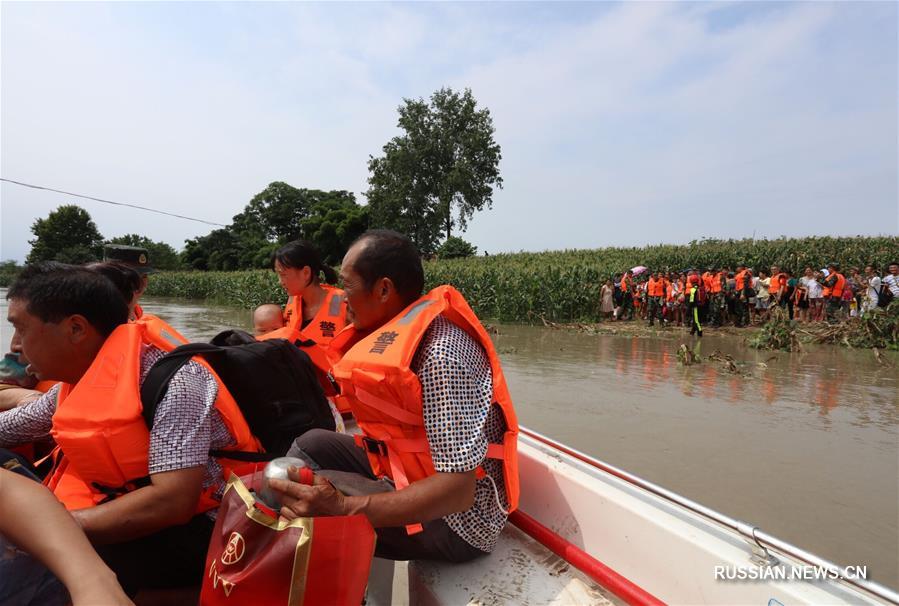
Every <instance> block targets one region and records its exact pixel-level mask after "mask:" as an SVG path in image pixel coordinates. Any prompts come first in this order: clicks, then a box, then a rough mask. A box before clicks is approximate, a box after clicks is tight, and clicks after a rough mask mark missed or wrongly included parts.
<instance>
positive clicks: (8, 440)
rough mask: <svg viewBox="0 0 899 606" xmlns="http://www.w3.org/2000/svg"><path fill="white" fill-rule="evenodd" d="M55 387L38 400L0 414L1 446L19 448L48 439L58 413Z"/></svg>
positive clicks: (57, 391) (57, 389)
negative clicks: (19, 446)
mask: <svg viewBox="0 0 899 606" xmlns="http://www.w3.org/2000/svg"><path fill="white" fill-rule="evenodd" d="M57 393H59V385H55V386H54V387H52V388H51V389H50V391H48V392H47V393H45V394H43V395H42V396H41V397H39V398H38V399H36V400H33V401H32V402H28V403H27V404H24V405H21V406H16V407H15V408H11V409H9V410H4V411H2V412H0V446H3V447H8V446H18V445H19V444H26V443H28V442H33V441H34V440H39V439H40V438H44V437H47V436H48V435H49V434H50V428H51V427H52V426H53V413H54V412H56V394H57Z"/></svg>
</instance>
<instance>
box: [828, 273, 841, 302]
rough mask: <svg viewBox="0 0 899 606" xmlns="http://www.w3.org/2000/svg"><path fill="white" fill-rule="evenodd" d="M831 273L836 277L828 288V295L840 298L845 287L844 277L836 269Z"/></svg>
mask: <svg viewBox="0 0 899 606" xmlns="http://www.w3.org/2000/svg"><path fill="white" fill-rule="evenodd" d="M833 275H835V276H836V277H837V279H836V281H835V282H834V283H833V286H832V287H831V288H830V296H831V297H833V298H835V299H840V298H842V297H843V290H845V289H846V278H844V277H843V274H841V273H840V272H838V271H835V272H834V273H833ZM825 296H826V295H825Z"/></svg>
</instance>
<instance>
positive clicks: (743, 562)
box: [369, 428, 899, 606]
mask: <svg viewBox="0 0 899 606" xmlns="http://www.w3.org/2000/svg"><path fill="white" fill-rule="evenodd" d="M519 465H520V482H521V503H520V507H519V511H520V512H521V513H520V514H518V515H516V514H513V516H512V517H511V518H510V522H512V523H514V524H516V525H518V526H519V528H516V527H515V526H513V524H508V525H507V529H506V530H505V531H504V532H503V535H502V537H501V539H500V543H499V545H498V546H497V549H496V550H495V551H494V553H493V554H491V555H490V556H488V557H486V558H480V559H478V560H475V561H473V562H469V563H467V564H446V563H434V562H414V563H412V564H411V565H410V566H409V567H408V575H405V574H398V575H397V577H396V579H393V578H389V579H385V578H383V577H384V575H385V573H386V574H388V575H389V572H390V570H389V569H388V568H387V567H385V566H384V564H383V562H379V561H378V560H376V566H375V568H374V570H373V575H372V579H371V585H370V592H369V596H370V598H374V599H370V600H369V603H370V604H373V605H374V604H382V603H393V604H402V603H407V600H406V595H404V594H407V592H408V603H411V604H421V605H438V604H452V605H454V606H455V605H457V604H485V603H490V604H534V605H537V604H540V605H542V604H574V603H577V604H586V603H589V604H608V603H610V602H612V603H616V602H617V603H627V604H658V603H669V604H740V605H743V604H758V605H762V606H778V605H793V604H809V605H824V604H899V593H897V592H896V591H894V590H892V589H890V588H888V587H885V586H883V585H880V584H878V583H875V582H872V581H866V580H858V579H853V578H851V575H847V576H848V577H850V578H825V579H816V580H811V579H792V580H783V579H778V578H774V576H773V575H769V576H768V577H767V578H766V576H765V575H764V573H763V572H761V571H763V570H765V569H767V568H769V567H772V570H773V569H774V568H783V569H786V570H789V569H790V568H791V567H793V566H795V567H797V569H798V567H802V566H806V567H808V566H819V567H823V568H825V569H827V570H839V571H841V572H845V570H844V569H842V568H839V567H837V566H836V565H835V564H834V563H832V562H828V561H827V560H824V559H823V558H820V557H817V556H815V555H813V554H810V553H809V552H807V551H805V550H802V549H800V548H798V547H795V546H793V545H790V544H789V543H786V542H785V541H781V540H779V539H777V538H776V537H772V536H770V535H768V534H766V533H764V532H762V531H760V530H759V529H757V528H754V527H753V526H752V525H749V524H745V523H742V522H739V521H737V520H733V519H731V518H729V517H727V516H725V515H724V514H721V513H719V512H716V511H714V510H711V509H709V508H706V507H704V506H702V505H699V504H697V503H694V502H692V501H690V500H689V499H686V498H685V497H682V496H680V495H677V494H675V493H672V492H670V491H667V490H665V489H663V488H661V487H658V486H656V485H654V484H652V483H650V482H648V481H646V480H643V479H641V478H638V477H636V476H633V475H632V474H629V473H627V472H624V471H623V470H620V469H617V468H615V467H613V466H610V465H608V464H606V463H603V462H601V461H598V460H596V459H593V458H592V457H589V456H587V455H584V454H583V453H580V452H578V451H576V450H574V449H571V448H569V447H566V446H564V445H562V444H559V443H558V442H555V441H553V440H551V439H549V438H547V437H545V436H542V435H540V434H538V433H536V432H533V431H530V430H527V429H524V428H523V429H522V432H521V434H520V437H519ZM521 514H524V515H521ZM534 527H536V528H537V529H538V531H539V532H538V533H537V534H532V536H534V537H535V538H536V539H537V540H538V541H539V542H540V543H543V546H538V548H539V549H542V550H543V553H542V554H540V553H537V552H536V551H535V550H534V547H533V546H532V545H529V543H533V540H531V539H530V538H529V537H527V536H526V535H525V534H524V533H522V532H521V530H524V531H525V532H528V531H531V530H533V528H534ZM541 527H542V528H541ZM547 537H549V538H550V540H546V539H547ZM753 538H754V540H753ZM560 544H562V545H565V544H567V548H566V549H567V551H560V550H559V545H560ZM553 547H555V548H556V554H560V555H563V556H566V559H569V558H568V557H567V556H569V555H570V553H571V552H574V553H575V555H578V553H579V552H585V553H583V554H581V555H582V556H583V557H580V556H579V558H572V559H569V563H571V568H570V569H569V567H567V566H565V567H563V566H560V565H559V562H560V558H559V557H557V555H556V554H554V553H553V552H552V551H551V549H552V548H553ZM753 548H754V549H753ZM523 554H524V555H523ZM762 556H767V558H768V562H767V563H761V559H762ZM584 559H586V560H592V563H591V562H590V561H588V562H587V564H586V565H584V561H583V560H584ZM525 560H526V561H525ZM578 566H580V570H577V569H576V568H577V567H578ZM597 567H598V568H599V569H600V571H602V570H603V569H604V570H606V571H607V573H608V574H611V576H612V577H613V578H612V583H611V584H610V583H608V582H607V581H608V574H606V575H605V576H603V575H602V574H600V576H599V577H597V576H596V574H594V573H595V571H596V569H597ZM716 567H730V569H731V570H737V569H742V570H745V571H749V570H756V571H759V575H760V576H761V577H762V578H759V579H756V580H733V579H731V580H728V579H720V578H716V574H715V572H716ZM609 569H611V571H613V572H610V573H609V572H608V570H609ZM398 572H400V573H401V572H402V571H398ZM618 575H620V577H619V576H618ZM378 576H380V577H381V578H376V577H378ZM522 577H525V578H524V580H523V579H522ZM615 577H617V578H615ZM622 577H623V578H622ZM597 579H598V580H597ZM391 581H392V582H391ZM397 581H399V582H397ZM622 586H623V587H624V590H625V591H624V592H623V593H622V591H621V589H622ZM391 587H392V594H391Z"/></svg>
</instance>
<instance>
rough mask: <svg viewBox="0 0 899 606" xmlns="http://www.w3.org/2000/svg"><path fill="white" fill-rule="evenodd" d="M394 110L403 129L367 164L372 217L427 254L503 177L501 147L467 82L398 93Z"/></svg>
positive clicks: (487, 203)
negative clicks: (416, 95)
mask: <svg viewBox="0 0 899 606" xmlns="http://www.w3.org/2000/svg"><path fill="white" fill-rule="evenodd" d="M398 111H399V121H398V126H399V127H400V128H401V129H402V130H403V131H404V132H403V134H402V135H399V136H397V137H394V138H393V139H391V140H390V141H388V142H387V144H386V145H385V146H384V148H383V151H384V155H383V156H381V157H378V158H375V157H371V158H370V159H369V163H368V169H369V172H370V175H369V179H368V183H369V189H368V192H367V193H366V196H367V197H368V201H369V206H370V207H371V221H372V225H373V226H375V227H389V228H392V229H396V230H398V231H402V232H404V233H407V234H408V235H409V236H410V237H411V238H412V239H413V240H415V242H416V244H417V245H418V247H419V248H420V249H421V251H422V252H424V253H430V252H433V251H434V249H435V248H436V245H437V242H438V240H439V238H440V235H441V232H442V233H443V235H445V237H446V238H449V237H450V236H451V235H452V231H453V228H454V227H458V228H459V229H460V230H461V231H465V229H466V228H467V226H468V221H469V219H471V217H472V216H473V215H474V213H475V212H476V211H479V210H482V209H483V208H484V207H487V208H490V207H491V206H492V204H493V190H494V188H502V184H503V180H502V177H500V174H499V161H500V159H501V158H502V153H501V150H500V146H499V144H498V143H497V142H496V141H495V139H494V132H495V129H494V127H493V118H492V117H491V116H490V110H488V109H486V108H484V109H478V108H477V102H476V101H475V98H474V96H473V95H472V94H471V90H470V89H465V91H464V92H462V93H461V94H460V93H457V92H455V91H453V90H452V89H450V88H442V89H440V90H438V91H436V92H435V93H434V94H433V95H431V98H430V101H425V100H424V99H404V100H403V104H402V105H400V107H399V108H398Z"/></svg>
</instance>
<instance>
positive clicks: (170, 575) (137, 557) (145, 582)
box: [94, 514, 215, 597]
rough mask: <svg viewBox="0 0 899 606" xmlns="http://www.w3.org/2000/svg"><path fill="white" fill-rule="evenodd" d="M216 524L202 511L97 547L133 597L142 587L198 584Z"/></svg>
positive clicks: (120, 582)
mask: <svg viewBox="0 0 899 606" xmlns="http://www.w3.org/2000/svg"><path fill="white" fill-rule="evenodd" d="M213 526H215V523H214V522H213V521H212V520H210V519H209V518H208V517H207V516H206V515H205V514H199V515H196V516H194V517H193V518H192V519H191V520H190V522H188V523H187V524H184V525H183V526H172V527H170V528H166V529H165V530H160V531H159V532H157V533H154V534H151V535H149V536H146V537H143V538H140V539H135V540H133V541H127V542H125V543H116V544H114V545H96V546H94V548H95V549H96V550H97V553H98V554H100V557H101V558H103V561H104V562H106V565H107V566H109V567H110V568H111V569H112V571H113V572H115V573H116V576H117V577H118V578H119V584H121V586H122V589H124V590H125V593H127V594H128V595H129V596H131V597H134V595H135V594H136V593H137V592H138V590H140V589H169V588H176V587H193V586H199V585H200V583H201V582H202V581H203V572H204V570H203V569H204V568H205V566H206V550H207V549H208V547H209V539H210V537H212V529H213Z"/></svg>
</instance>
